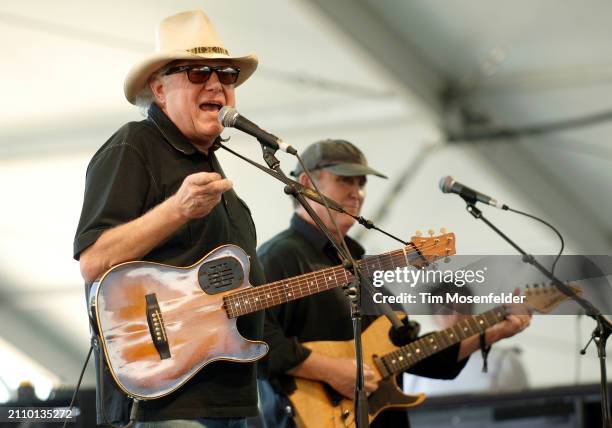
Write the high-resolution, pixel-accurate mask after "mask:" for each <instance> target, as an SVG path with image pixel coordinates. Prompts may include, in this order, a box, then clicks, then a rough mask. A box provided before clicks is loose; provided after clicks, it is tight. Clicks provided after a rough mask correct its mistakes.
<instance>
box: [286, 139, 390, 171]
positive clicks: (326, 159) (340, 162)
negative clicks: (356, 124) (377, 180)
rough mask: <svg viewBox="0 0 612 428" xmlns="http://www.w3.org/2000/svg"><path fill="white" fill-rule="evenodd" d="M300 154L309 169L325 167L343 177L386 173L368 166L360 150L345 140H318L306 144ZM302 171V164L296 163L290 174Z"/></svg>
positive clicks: (314, 169)
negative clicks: (308, 144)
mask: <svg viewBox="0 0 612 428" xmlns="http://www.w3.org/2000/svg"><path fill="white" fill-rule="evenodd" d="M301 156H302V160H303V161H304V165H305V166H306V168H308V170H309V171H316V170H318V169H326V170H328V171H330V172H331V173H333V174H336V175H339V176H343V177H353V176H358V175H368V174H371V175H376V176H378V177H382V178H387V176H386V175H384V174H381V173H380V172H378V171H376V170H375V169H372V168H370V167H369V166H368V161H367V160H366V157H365V155H364V154H363V153H362V152H361V150H359V149H358V148H357V147H355V146H354V145H353V144H351V143H349V142H348V141H346V140H331V139H329V140H323V141H318V142H316V143H313V144H311V145H310V146H308V147H307V148H306V150H304V152H303V153H302V155H301ZM302 172H303V169H302V165H300V164H299V163H298V164H297V166H296V167H295V170H293V171H292V172H291V175H293V176H294V177H299V176H300V174H301V173H302Z"/></svg>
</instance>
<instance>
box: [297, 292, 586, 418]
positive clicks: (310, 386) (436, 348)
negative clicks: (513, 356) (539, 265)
mask: <svg viewBox="0 0 612 428" xmlns="http://www.w3.org/2000/svg"><path fill="white" fill-rule="evenodd" d="M570 287H571V288H572V289H573V290H574V291H575V292H576V293H580V292H581V289H580V288H579V287H577V286H576V285H570ZM525 296H526V299H525V303H524V305H526V306H527V308H528V309H529V310H531V311H536V312H539V313H546V312H550V311H551V310H552V309H553V308H554V307H556V306H557V305H559V304H560V303H561V302H563V301H564V300H566V299H568V297H567V296H566V295H565V294H563V293H561V292H560V291H558V290H557V289H556V288H555V287H553V286H535V287H530V288H527V289H526V290H525ZM509 313H512V308H511V307H510V306H499V307H496V308H493V309H491V310H489V311H487V312H485V313H482V314H480V315H474V316H471V317H469V318H466V319H464V320H462V321H460V322H458V323H457V324H455V325H453V326H451V327H449V328H447V329H445V330H441V331H438V332H435V333H432V334H429V335H426V336H424V337H422V338H420V339H418V340H416V341H414V342H411V343H409V344H407V345H405V346H402V347H396V346H395V345H393V343H392V342H391V339H390V338H389V331H390V329H391V323H390V322H389V320H388V319H387V318H386V317H385V316H381V317H379V318H377V319H376V320H375V321H374V322H373V323H372V324H371V325H370V326H369V327H368V328H367V329H366V330H365V331H364V332H363V334H362V335H361V340H362V346H363V355H364V362H365V363H366V364H368V365H370V367H372V368H373V370H374V372H375V374H376V378H377V381H378V389H377V390H376V391H374V392H373V393H372V394H370V396H369V397H368V407H369V408H368V417H369V420H370V422H371V421H373V420H374V418H376V416H378V414H380V412H382V411H383V410H385V409H407V408H410V407H415V406H418V405H419V404H421V403H422V402H423V401H424V400H425V394H424V393H419V394H415V395H411V394H404V393H403V391H402V390H401V389H400V388H399V387H398V386H397V382H396V375H398V374H400V373H402V372H404V371H406V370H408V369H409V368H410V367H412V366H414V365H415V364H416V363H418V362H419V361H421V360H423V359H425V358H427V357H429V356H431V355H433V354H435V353H437V352H440V351H442V350H444V349H446V348H448V347H450V346H452V345H454V344H456V343H459V342H461V341H462V340H463V339H466V338H468V337H471V336H473V335H475V334H480V333H482V332H484V331H485V330H486V329H487V328H489V327H491V326H493V325H495V324H497V323H499V322H501V321H503V320H504V319H505V318H506V316H507V315H508V314H509ZM522 313H525V312H524V311H523V312H522ZM304 346H306V347H307V348H309V349H312V350H313V351H315V352H319V353H321V354H325V355H328V356H330V357H336V358H355V344H354V341H353V340H347V341H318V342H307V343H304ZM295 383H296V387H297V388H296V390H295V391H294V392H293V393H292V394H291V395H290V396H289V400H290V401H291V404H292V405H293V408H294V411H295V414H296V417H295V419H296V423H297V425H298V426H299V427H300V428H339V427H342V428H345V427H346V428H349V427H350V428H353V427H355V426H356V425H355V413H354V401H353V400H350V399H348V398H346V397H344V396H342V395H340V394H339V393H337V392H336V391H334V390H333V389H332V388H331V387H330V386H328V385H327V384H324V383H321V382H317V381H313V380H308V379H303V378H298V377H296V378H295Z"/></svg>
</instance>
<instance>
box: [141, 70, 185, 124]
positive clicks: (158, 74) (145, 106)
mask: <svg viewBox="0 0 612 428" xmlns="http://www.w3.org/2000/svg"><path fill="white" fill-rule="evenodd" d="M176 62H177V61H172V62H170V63H168V64H166V65H164V66H163V67H161V68H159V69H157V70H156V71H155V72H153V73H152V74H151V76H150V77H149V78H148V79H147V82H146V84H145V85H144V86H143V87H142V89H141V90H140V91H139V92H138V93H137V94H136V100H135V102H134V104H136V107H138V110H140V114H142V115H143V116H144V117H147V113H148V111H149V108H150V107H151V104H153V103H154V102H155V95H153V91H152V90H151V86H150V83H151V82H152V81H153V80H155V79H157V78H163V77H164V73H166V71H167V70H168V69H169V68H170V67H172V66H173V65H174V64H175V63H176Z"/></svg>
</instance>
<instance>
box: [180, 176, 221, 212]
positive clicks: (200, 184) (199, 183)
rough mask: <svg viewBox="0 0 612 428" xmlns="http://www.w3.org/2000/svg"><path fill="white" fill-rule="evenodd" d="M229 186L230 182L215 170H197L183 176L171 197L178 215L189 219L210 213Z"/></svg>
mask: <svg viewBox="0 0 612 428" xmlns="http://www.w3.org/2000/svg"><path fill="white" fill-rule="evenodd" d="M231 188H232V182H231V181H229V180H228V179H226V178H222V177H221V176H220V175H219V174H217V173H216V172H198V173H195V174H191V175H188V176H187V177H185V180H183V183H182V184H181V187H180V188H179V189H178V191H177V192H176V193H175V194H174V195H173V196H172V199H173V203H174V205H175V208H176V210H177V212H178V213H179V215H180V216H181V217H183V218H185V219H188V220H191V219H194V218H200V217H204V216H206V215H208V214H210V212H211V211H212V210H213V208H214V207H215V206H216V205H217V204H218V203H219V202H220V201H221V195H222V194H223V192H226V191H228V190H230V189H231Z"/></svg>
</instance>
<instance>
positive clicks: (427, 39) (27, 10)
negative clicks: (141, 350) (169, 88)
mask: <svg viewBox="0 0 612 428" xmlns="http://www.w3.org/2000/svg"><path fill="white" fill-rule="evenodd" d="M195 8H203V9H204V10H206V12H207V13H208V14H209V15H210V16H211V18H212V19H213V21H214V22H215V23H216V25H217V27H218V30H219V32H220V33H221V36H222V38H223V39H224V41H225V43H226V45H227V47H228V48H229V49H230V52H232V53H236V54H242V53H247V52H251V51H254V52H256V53H257V54H258V56H259V58H260V68H259V70H258V71H257V72H256V74H255V75H254V76H253V78H252V79H251V80H250V81H249V82H248V83H247V84H245V85H244V86H243V87H241V88H239V90H238V108H239V110H240V111H241V112H242V113H244V114H245V115H247V116H248V117H250V118H252V119H253V120H254V121H256V122H257V123H259V124H261V125H262V126H264V127H265V128H267V129H269V130H271V131H273V132H275V133H276V134H279V135H281V136H283V137H284V138H285V140H287V141H289V142H290V143H291V144H293V145H294V146H296V147H298V148H303V147H305V146H306V145H307V144H308V143H310V142H312V141H315V140H318V139H321V138H326V137H342V138H347V139H349V140H352V141H354V142H355V143H357V144H358V145H359V146H360V147H362V148H363V150H364V151H365V152H366V154H367V155H368V157H369V159H370V163H371V164H372V165H375V166H376V167H377V168H379V169H384V170H385V172H387V174H388V175H389V176H390V179H391V183H383V182H382V181H380V180H378V181H377V180H371V183H370V185H369V197H368V202H367V205H366V208H365V212H364V214H365V215H366V216H373V215H374V213H376V212H377V211H378V209H379V208H380V206H381V204H383V203H385V201H387V200H388V199H386V197H387V196H388V192H389V189H390V188H391V186H390V184H391V185H399V184H402V178H401V177H402V174H403V173H405V171H406V168H407V167H416V168H414V174H413V175H411V176H409V177H408V179H407V180H406V181H405V182H404V183H403V184H404V187H403V188H402V190H401V192H396V193H397V194H395V195H394V197H393V198H392V199H389V200H390V201H391V202H390V206H389V210H388V211H389V214H388V215H387V216H385V217H383V218H381V219H380V221H381V226H383V227H385V228H387V229H389V230H390V231H392V232H395V233H397V234H399V235H401V236H402V237H406V236H407V235H409V234H410V232H412V231H413V230H414V229H417V228H425V229H427V228H428V227H430V226H436V227H441V226H446V227H448V228H449V229H451V230H453V231H455V232H456V233H457V234H458V239H459V244H460V250H463V251H464V252H473V253H474V252H479V251H480V252H484V251H493V252H498V253H509V252H511V251H510V249H509V248H508V247H507V246H506V245H505V244H504V243H503V242H501V241H500V240H499V239H498V238H497V237H496V236H495V235H493V234H492V233H491V232H490V231H488V230H486V229H484V226H483V225H481V224H478V223H476V222H474V220H473V219H471V218H469V217H468V215H467V214H466V213H464V212H463V207H462V205H461V203H460V202H459V201H458V200H455V199H450V198H451V197H450V196H445V195H441V194H440V193H439V192H438V191H437V189H436V183H437V180H438V178H439V177H440V176H442V175H446V174H452V175H455V176H457V177H458V178H459V179H460V180H462V181H464V182H466V183H468V184H473V185H474V187H477V188H479V189H480V190H483V191H485V192H487V193H491V194H493V195H495V196H497V197H498V198H499V199H503V200H504V201H505V202H507V203H508V204H510V205H513V206H516V207H517V208H522V209H525V210H526V211H529V212H532V213H534V214H539V215H541V216H543V217H545V218H547V219H550V220H552V221H553V222H554V223H555V224H557V225H559V226H560V228H561V230H562V232H563V233H564V235H565V236H566V237H567V238H569V250H570V251H573V252H576V253H604V254H610V253H611V251H610V250H611V249H612V242H611V241H612V233H611V230H612V215H610V214H611V213H612V199H611V198H609V195H610V190H611V183H612V172H611V171H612V169H611V168H610V161H611V158H612V150H611V149H610V145H609V143H608V138H609V137H608V135H609V131H610V130H612V127H611V126H610V125H608V124H605V125H600V126H597V127H591V128H584V129H580V130H575V131H572V132H565V133H556V134H547V135H544V136H540V137H537V138H535V137H524V138H521V139H504V140H496V141H491V140H483V141H480V142H478V143H477V144H475V143H466V142H463V141H459V142H457V143H453V144H446V135H447V134H448V133H450V132H452V133H455V134H456V133H463V132H464V131H468V130H469V131H478V132H481V131H487V130H490V129H497V128H498V127H515V128H519V127H523V126H526V125H531V124H538V123H544V122H551V121H556V120H563V119H566V118H573V117H578V116H584V115H588V114H591V113H594V112H599V111H604V110H610V109H611V107H610V105H609V100H610V99H612V97H611V96H610V95H612V51H611V50H610V49H609V47H608V45H609V42H610V40H612V29H610V26H609V25H608V23H607V18H608V17H609V16H610V12H612V6H611V5H610V4H609V3H608V2H605V1H594V0H591V1H588V2H582V1H572V2H564V4H563V7H559V6H558V3H557V2H554V1H544V0H540V1H514V2H498V1H494V2H489V1H484V0H482V1H478V0H458V1H455V2H448V1H442V0H434V1H432V0H421V1H416V0H414V1H410V2H404V1H390V0H389V1H383V2H378V1H370V0H367V1H366V0H337V1H334V2H325V1H317V0H313V1H305V0H304V1H282V0H268V1H265V2H253V1H248V0H242V1H232V2H213V1H204V2H202V1H183V2H181V3H180V5H177V3H176V2H172V1H154V2H151V1H147V2H145V1H130V2H118V1H112V0H111V1H107V2H90V3H85V2H81V1H67V0H64V1H62V0H59V1H55V2H46V1H33V0H32V1H27V0H24V1H23V2H19V3H17V2H10V3H7V2H5V3H3V4H2V5H1V6H0V22H1V26H0V33H1V34H2V37H0V48H1V49H2V52H4V54H5V59H4V61H3V63H4V67H2V70H1V71H0V73H1V76H2V78H1V79H0V90H1V93H2V99H3V103H2V104H3V109H2V113H3V114H2V116H1V117H0V127H1V129H2V133H1V134H0V155H1V156H2V157H1V158H0V159H1V160H0V191H1V192H2V194H3V196H4V200H5V204H4V206H5V208H4V210H3V213H2V222H1V224H0V233H2V236H3V240H2V241H1V242H0V297H1V299H2V300H1V302H2V311H1V312H0V326H2V327H0V335H1V336H2V337H4V338H5V339H6V340H8V341H9V342H12V343H13V344H14V345H15V346H16V347H17V348H19V349H21V350H23V351H24V352H26V353H28V354H29V355H32V356H33V358H34V359H36V360H38V362H39V363H41V364H45V365H46V366H47V367H48V368H49V369H50V370H52V371H53V372H55V373H57V374H58V376H59V377H60V378H61V379H62V381H63V382H66V383H68V384H71V383H73V382H74V379H75V378H76V375H77V374H78V365H79V364H80V360H81V359H82V358H84V356H85V351H86V348H87V345H88V340H87V322H86V317H85V309H84V302H83V295H82V284H81V280H80V276H79V272H78V265H77V263H76V262H73V261H71V260H70V257H71V242H72V237H73V234H74V229H75V227H76V223H77V221H78V215H79V210H80V204H81V198H82V191H83V184H84V183H83V182H84V171H85V167H86V164H87V162H88V159H89V157H90V156H91V155H92V154H93V152H94V151H95V150H96V148H97V147H98V146H99V145H100V144H102V143H103V142H104V141H105V140H106V139H107V138H108V137H109V136H110V135H111V134H112V132H114V130H115V129H116V128H117V127H118V126H119V125H120V124H121V123H123V122H125V121H128V120H138V118H139V115H138V113H137V111H136V110H135V109H134V108H133V107H132V106H130V105H129V104H128V103H127V102H126V101H125V100H124V98H123V93H122V82H123V77H124V75H125V73H126V71H127V70H128V68H129V67H130V66H131V64H133V63H134V62H135V61H136V60H137V58H139V57H140V56H141V55H143V54H144V53H146V52H149V51H150V50H152V48H153V29H154V27H155V25H156V23H157V22H158V21H159V20H160V19H161V18H163V17H164V16H167V15H169V14H172V13H176V12H178V11H180V10H188V9H195ZM449 93H452V94H455V96H454V97H452V98H450V100H451V101H452V102H450V101H449V98H448V97H446V98H445V97H444V94H449ZM466 110H469V111H471V112H473V114H472V117H474V116H478V117H484V118H485V119H486V120H485V122H484V123H483V122H481V123H479V124H478V126H476V127H474V125H472V126H471V127H466V126H465V122H462V121H461V120H460V118H461V115H460V114H459V113H458V112H461V111H464V112H465V111H466ZM228 135H231V136H232V144H233V145H234V147H237V148H238V149H240V150H241V151H242V152H244V153H246V154H248V155H250V156H251V157H252V158H253V159H258V158H259V156H258V153H257V152H258V150H259V149H258V147H256V145H253V142H252V140H250V139H249V138H248V137H246V136H244V135H240V134H239V133H237V132H233V131H229V132H228ZM222 156H223V161H224V165H225V168H226V172H227V173H228V175H229V176H230V177H232V179H233V181H234V183H235V186H236V188H237V189H238V191H239V192H240V193H241V195H242V196H243V197H244V199H246V200H247V201H248V202H249V204H250V206H251V207H252V210H253V213H254V216H255V220H256V223H257V225H258V230H259V237H260V241H261V242H263V240H265V239H267V238H269V237H270V236H272V235H273V234H274V233H276V232H277V231H279V230H280V229H281V228H283V227H285V225H286V224H287V219H288V216H289V213H290V204H289V202H288V201H287V200H286V199H285V198H284V196H283V195H282V187H281V186H280V185H276V184H275V183H273V182H272V181H271V180H269V179H268V178H267V177H264V176H261V175H258V174H257V173H256V172H254V171H251V170H249V169H247V168H246V167H245V166H244V165H243V164H242V163H240V162H238V161H237V160H235V159H232V158H231V157H229V156H227V155H222ZM281 160H282V161H283V165H284V166H285V168H286V169H287V170H289V169H291V168H292V167H293V163H292V161H291V160H289V159H287V158H283V157H281ZM270 201H274V202H273V203H271V202H270ZM271 207H275V209H274V210H272V209H271ZM489 216H490V217H491V218H492V219H494V220H495V221H497V222H499V223H500V225H501V226H502V227H503V228H505V230H506V231H509V232H511V233H512V234H513V236H514V237H516V238H517V240H519V241H520V242H521V243H522V244H524V245H525V246H526V247H528V249H529V250H530V251H533V252H541V253H552V252H554V251H555V250H556V248H557V242H556V241H555V238H554V237H553V236H552V235H551V234H550V233H549V232H548V231H547V230H544V229H542V228H541V227H540V226H537V225H534V224H533V223H531V222H529V221H527V220H523V219H517V218H516V217H509V216H508V215H507V214H504V213H497V212H495V213H490V214H489ZM363 239H364V242H365V243H366V244H367V246H368V248H369V249H370V250H371V251H378V250H382V249H385V248H389V247H393V246H394V244H393V243H390V242H389V241H386V240H384V239H383V238H381V237H380V236H377V235H372V234H368V235H367V236H365V237H364V238H363ZM542 334H544V333H542ZM542 334H541V335H540V337H538V333H537V331H535V332H534V333H533V336H532V337H531V339H529V336H528V337H527V338H526V339H524V340H526V341H527V343H528V344H537V343H538V342H539V341H541V338H542ZM552 340H554V339H552ZM562 345H563V346H569V345H568V344H567V343H564V344H562ZM562 345H560V346H562ZM571 346H573V344H571ZM536 348H537V346H536ZM537 352H539V351H537V350H536V354H537ZM89 381H91V376H90V377H89ZM546 382H550V381H549V380H547V379H543V380H542V383H546Z"/></svg>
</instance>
